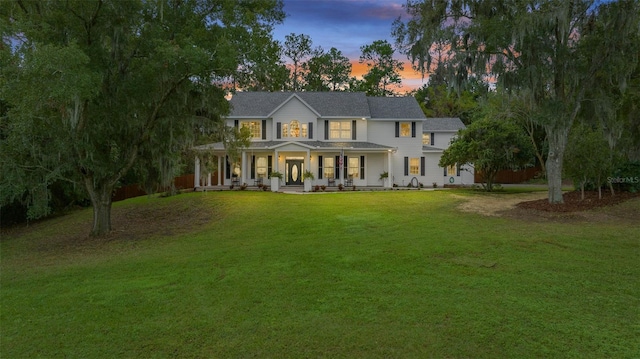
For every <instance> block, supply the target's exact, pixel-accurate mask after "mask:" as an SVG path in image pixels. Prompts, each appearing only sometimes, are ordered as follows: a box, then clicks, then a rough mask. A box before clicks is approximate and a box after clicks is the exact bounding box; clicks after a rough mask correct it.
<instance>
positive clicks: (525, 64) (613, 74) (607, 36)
mask: <svg viewBox="0 0 640 359" xmlns="http://www.w3.org/2000/svg"><path fill="white" fill-rule="evenodd" d="M407 10H408V12H409V16H410V19H409V20H408V21H407V22H403V21H402V20H400V19H398V20H397V21H396V23H395V25H394V35H395V37H396V40H397V42H398V43H399V44H400V46H401V47H402V49H403V51H404V52H405V53H406V54H407V55H408V56H409V57H410V58H411V60H412V63H413V64H414V67H415V68H417V69H419V70H421V71H425V72H429V71H433V70H434V69H433V68H432V65H433V64H434V61H433V59H434V58H439V59H441V60H442V62H441V63H439V64H438V66H444V67H445V69H446V71H443V73H444V74H445V76H446V77H447V78H449V79H450V82H451V83H453V84H461V83H463V82H464V81H466V79H468V78H469V75H474V74H475V75H477V74H484V75H486V76H487V79H495V80H496V85H497V86H499V87H502V88H503V89H505V90H506V91H510V92H513V93H515V94H519V95H521V96H522V97H523V98H527V99H529V100H530V108H531V109H532V111H533V112H534V113H535V116H533V117H534V118H535V119H536V120H537V121H538V123H539V124H540V125H542V126H543V127H544V129H545V132H546V135H547V139H548V144H549V150H548V154H547V161H546V170H547V178H548V181H549V201H550V202H551V203H561V202H562V201H563V200H562V188H561V185H562V167H563V157H564V151H565V147H566V145H567V139H568V135H569V130H570V129H571V128H572V125H573V123H574V122H575V121H576V118H577V117H578V114H579V113H580V109H581V106H582V105H583V103H584V100H585V92H586V91H587V89H594V88H598V87H601V86H606V84H607V83H614V82H615V83H619V84H624V83H625V81H621V79H624V78H627V77H628V76H629V74H630V73H631V72H632V71H633V69H634V68H635V63H636V62H637V61H638V52H637V42H638V37H637V34H638V33H639V32H640V28H639V17H640V15H639V14H640V3H638V1H631V0H621V1H615V2H601V1H595V0H575V1H564V0H491V1H486V0H449V1H446V0H434V1H418V0H409V1H408V3H407ZM436 49H437V50H438V51H437V55H438V57H436V56H435V55H434V51H435V50H436ZM443 51H445V52H446V53H445V54H444V55H443V54H442V52H443ZM592 93H596V91H592Z"/></svg>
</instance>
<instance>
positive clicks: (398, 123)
mask: <svg viewBox="0 0 640 359" xmlns="http://www.w3.org/2000/svg"><path fill="white" fill-rule="evenodd" d="M396 137H400V122H398V121H396Z"/></svg>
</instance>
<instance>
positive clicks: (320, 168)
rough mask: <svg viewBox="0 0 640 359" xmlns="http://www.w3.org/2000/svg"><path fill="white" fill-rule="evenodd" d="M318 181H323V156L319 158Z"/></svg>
mask: <svg viewBox="0 0 640 359" xmlns="http://www.w3.org/2000/svg"><path fill="white" fill-rule="evenodd" d="M309 126H311V124H309ZM309 128H311V127H309ZM318 179H322V156H318Z"/></svg>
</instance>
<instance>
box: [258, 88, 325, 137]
mask: <svg viewBox="0 0 640 359" xmlns="http://www.w3.org/2000/svg"><path fill="white" fill-rule="evenodd" d="M292 120H298V121H299V122H300V125H303V124H309V123H310V122H311V123H313V139H319V137H318V127H320V126H318V124H317V121H316V120H317V115H316V114H315V113H313V111H311V110H310V109H309V107H307V106H306V105H305V104H304V103H302V102H301V101H300V100H298V99H297V98H295V97H294V98H291V100H289V101H288V102H287V103H285V104H284V105H283V106H282V107H280V108H279V109H278V111H276V112H275V113H274V114H273V121H272V122H271V133H272V134H273V137H270V138H271V139H273V140H277V132H276V130H277V123H278V122H280V123H282V124H285V123H286V124H289V123H290V122H291V121H292ZM267 138H269V137H267ZM281 140H283V141H291V140H299V141H305V140H308V138H307V137H298V138H292V137H282V138H281Z"/></svg>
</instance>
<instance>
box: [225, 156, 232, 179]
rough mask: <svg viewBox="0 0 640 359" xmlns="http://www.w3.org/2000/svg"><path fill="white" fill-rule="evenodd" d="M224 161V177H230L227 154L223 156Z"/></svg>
mask: <svg viewBox="0 0 640 359" xmlns="http://www.w3.org/2000/svg"><path fill="white" fill-rule="evenodd" d="M224 158H225V161H224V162H225V163H226V165H225V166H224V167H225V168H224V178H226V179H229V178H231V164H230V163H229V156H225V157H224Z"/></svg>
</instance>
